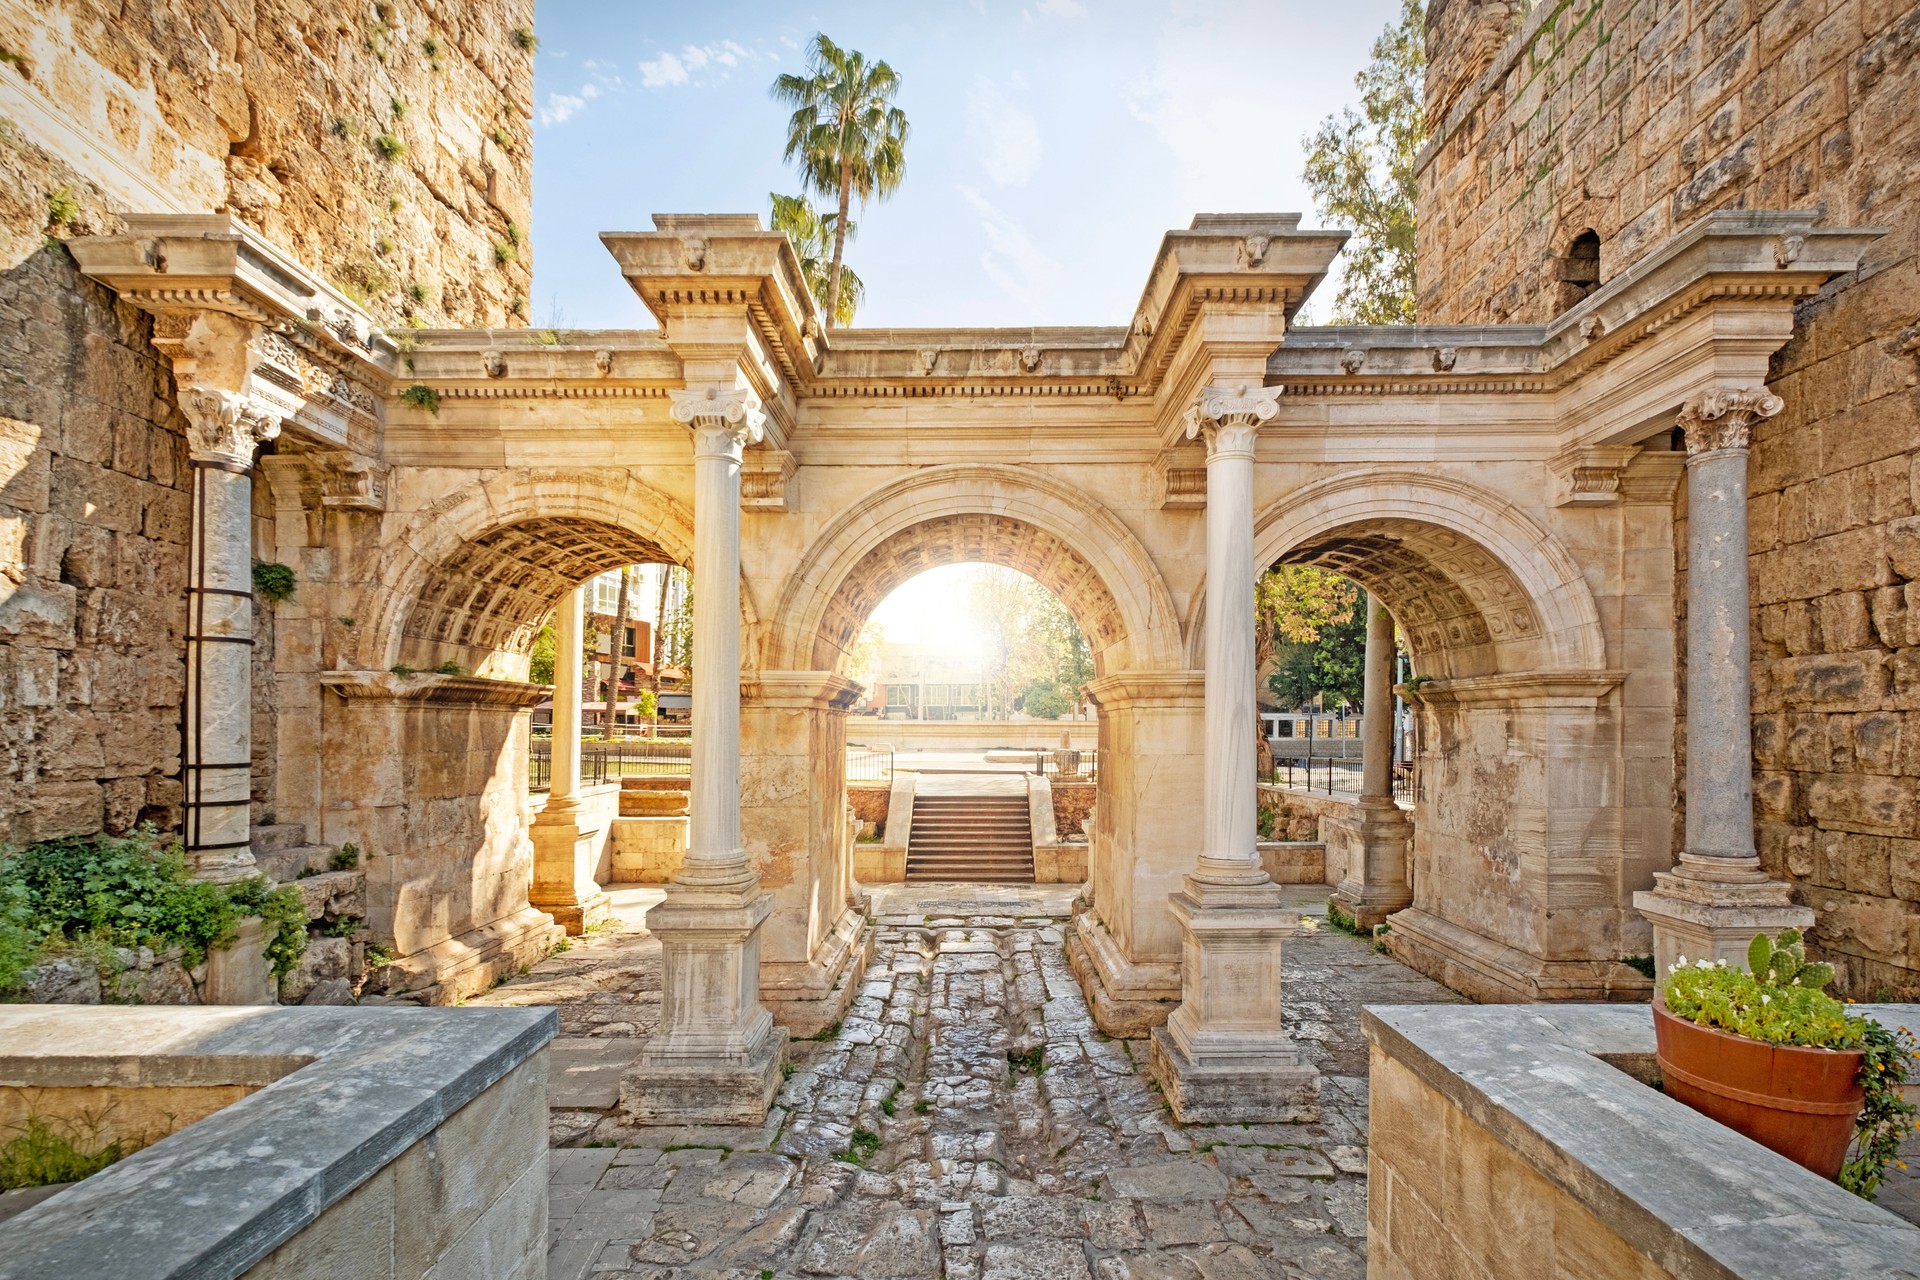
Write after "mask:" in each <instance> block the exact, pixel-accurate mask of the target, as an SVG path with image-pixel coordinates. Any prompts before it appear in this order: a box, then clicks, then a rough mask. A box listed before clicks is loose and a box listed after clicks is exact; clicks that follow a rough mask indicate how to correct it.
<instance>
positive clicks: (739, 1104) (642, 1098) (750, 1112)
mask: <svg viewBox="0 0 1920 1280" xmlns="http://www.w3.org/2000/svg"><path fill="white" fill-rule="evenodd" d="M787 1040H788V1035H787V1029H786V1028H785V1027H780V1026H774V1025H773V1024H772V1021H771V1019H769V1022H768V1027H767V1034H766V1035H765V1036H764V1037H763V1038H762V1040H761V1042H760V1044H759V1045H758V1046H757V1047H756V1048H755V1049H754V1050H753V1051H752V1052H750V1053H749V1054H747V1055H746V1056H745V1057H744V1058H742V1059H740V1060H739V1061H729V1062H705V1061H698V1060H694V1059H676V1058H657V1057H650V1056H649V1055H647V1054H646V1053H644V1052H643V1053H642V1055H641V1058H640V1060H639V1061H638V1062H636V1063H635V1064H634V1065H633V1066H631V1067H628V1068H627V1073H626V1074H625V1075H624V1076H622V1077H621V1079H620V1116H621V1118H622V1119H624V1120H625V1121H627V1123H629V1124H637V1125H638V1124H645V1125H662V1124H664V1125H693V1124H703V1125H704V1124H743V1125H755V1124H761V1123H764V1122H765V1120H766V1118H767V1110H768V1108H770V1107H771V1106H772V1105H773V1095H774V1094H776V1093H778V1092H779V1091H780V1085H781V1082H782V1081H783V1080H784V1079H785V1078H786V1075H785V1072H783V1071H782V1070H781V1066H782V1064H783V1063H785V1061H786V1058H787ZM648 1048H649V1049H650V1048H652V1044H651V1042H650V1043H649V1044H648Z"/></svg>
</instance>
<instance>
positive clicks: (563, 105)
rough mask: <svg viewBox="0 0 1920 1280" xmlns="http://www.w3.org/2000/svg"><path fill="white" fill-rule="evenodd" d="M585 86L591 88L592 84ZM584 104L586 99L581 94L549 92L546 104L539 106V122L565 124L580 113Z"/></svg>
mask: <svg viewBox="0 0 1920 1280" xmlns="http://www.w3.org/2000/svg"><path fill="white" fill-rule="evenodd" d="M587 88H589V89H591V88H593V86H592V85H588V86H587ZM586 105H587V99H586V97H585V96H584V95H583V94H582V95H576V94H571V93H550V94H548V95H547V105H546V106H544V107H541V108H540V123H541V124H543V125H554V124H565V123H566V122H567V121H569V120H571V119H573V117H574V116H576V115H578V114H580V111H581V109H582V108H583V107H585V106H586Z"/></svg>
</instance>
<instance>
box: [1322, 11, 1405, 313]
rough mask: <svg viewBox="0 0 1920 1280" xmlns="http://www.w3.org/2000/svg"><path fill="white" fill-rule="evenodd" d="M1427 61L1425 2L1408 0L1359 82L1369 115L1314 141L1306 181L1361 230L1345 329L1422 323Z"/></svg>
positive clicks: (1346, 279) (1339, 305) (1339, 123)
mask: <svg viewBox="0 0 1920 1280" xmlns="http://www.w3.org/2000/svg"><path fill="white" fill-rule="evenodd" d="M1426 65H1427V44H1426V6H1425V3H1424V0H1401V3H1400V16H1399V18H1398V19H1397V20H1396V21H1394V22H1393V23H1392V24H1391V25H1389V26H1388V27H1387V28H1386V29H1385V30H1383V31H1382V32H1381V33H1380V36H1379V38H1378V39H1377V40H1375V41H1374V42H1373V58H1372V61H1371V62H1369V63H1368V64H1367V66H1366V69H1365V70H1363V71H1361V72H1360V74H1359V75H1357V76H1355V77H1354V83H1355V84H1356V85H1357V86H1359V89H1360V110H1359V111H1358V112H1356V111H1354V109H1353V108H1351V107H1347V108H1344V109H1343V110H1342V111H1341V112H1340V113H1339V114H1338V115H1332V116H1328V117H1327V118H1326V119H1325V120H1323V121H1321V123H1320V128H1319V129H1318V130H1316V131H1315V132H1314V133H1313V134H1312V135H1311V136H1310V137H1308V138H1307V140H1306V142H1307V168H1306V172H1305V174H1304V175H1303V176H1304V177H1305V178H1306V181H1307V185H1308V186H1309V187H1310V188H1312V190H1313V198H1314V204H1315V206H1316V207H1317V208H1318V210H1319V212H1320V216H1321V217H1323V218H1326V219H1328V220H1329V221H1332V222H1336V223H1343V224H1346V225H1349V226H1351V227H1353V229H1354V237H1353V240H1352V241H1351V242H1350V243H1349V244H1348V246H1347V250H1346V253H1345V255H1344V256H1343V259H1342V261H1343V262H1344V264H1345V271H1346V274H1345V275H1344V276H1343V277H1342V279H1341V282H1340V293H1339V295H1338V296H1337V297H1336V298H1335V299H1334V313H1333V320H1334V323H1335V324H1412V323H1413V319H1414V301H1415V296H1416V283H1417V282H1416V278H1415V275H1414V181H1413V160H1414V156H1415V155H1416V154H1417V153H1418V152H1419V150H1420V145H1421V144H1422V143H1423V142H1425V141H1426V136H1427V130H1426V115H1425V112H1424V111H1423V110H1422V108H1421V102H1420V95H1421V87H1422V81H1423V77H1424V74H1425V71H1426Z"/></svg>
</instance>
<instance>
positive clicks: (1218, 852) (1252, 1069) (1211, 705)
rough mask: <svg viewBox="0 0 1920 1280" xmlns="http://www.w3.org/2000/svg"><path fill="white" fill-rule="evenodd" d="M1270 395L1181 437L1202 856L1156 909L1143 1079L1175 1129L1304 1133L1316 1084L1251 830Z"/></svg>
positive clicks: (1199, 407)
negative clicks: (1287, 1011)
mask: <svg viewBox="0 0 1920 1280" xmlns="http://www.w3.org/2000/svg"><path fill="white" fill-rule="evenodd" d="M1279 395H1280V389H1279V388H1278V387H1260V386H1240V387H1218V386H1214V387H1208V388H1206V389H1205V390H1204V391H1202V392H1201V395H1200V400H1199V403H1198V404H1196V405H1195V406H1194V408H1193V409H1192V410H1191V411H1190V412H1189V414H1188V419H1187V435H1188V436H1189V437H1193V436H1199V435H1204V436H1205V437H1206V442H1207V588H1206V594H1207V599H1206V646H1205V664H1206V695H1205V745H1206V782H1205V789H1204V793H1203V797H1202V799H1203V806H1202V812H1201V824H1200V837H1201V842H1202V843H1201V847H1200V856H1199V859H1198V862H1197V864H1196V866H1195V868H1194V870H1193V873H1192V874H1190V875H1189V876H1187V878H1186V881H1185V884H1184V886H1183V888H1182V889H1181V890H1180V892H1178V893H1175V894H1173V895H1171V897H1170V898H1169V906H1170V908H1171V910H1172V913H1173V916H1174V918H1175V919H1176V920H1177V921H1178V922H1179V925H1180V929H1181V932H1182V934H1183V935H1184V941H1183V946H1182V949H1181V964H1180V994H1181V1000H1180V1007H1179V1008H1178V1009H1176V1010H1175V1011H1174V1012H1173V1014H1172V1015H1171V1016H1170V1017H1169V1018H1168V1019H1167V1024H1166V1026H1164V1027H1159V1028H1156V1029H1155V1030H1154V1032H1153V1049H1152V1069H1153V1075H1154V1078H1155V1079H1156V1080H1158V1081H1159V1082H1160V1086H1161V1088H1162V1089H1163V1090H1164V1091H1165V1093H1166V1097H1167V1101H1168V1103H1169V1104H1170V1105H1171V1106H1172V1107H1173V1113H1174V1115H1175V1117H1176V1118H1178V1119H1179V1120H1180V1121H1181V1122H1182V1123H1201V1124H1224V1123H1231V1122H1235V1121H1246V1122H1262V1121H1290V1120H1313V1119H1317V1118H1318V1117H1319V1114H1320V1073H1319V1072H1318V1071H1316V1070H1315V1069H1314V1068H1313V1067H1312V1066H1311V1065H1310V1064H1308V1063H1305V1062H1303V1061H1301V1059H1300V1056H1299V1054H1298V1053H1297V1052H1296V1051H1295V1049H1294V1046H1293V1042H1292V1041H1291V1040H1290V1039H1289V1038H1288V1037H1287V1033H1286V1031H1285V1030H1284V1029H1283V1028H1282V1026H1281V1021H1280V1010H1281V997H1280V962H1281V944H1282V942H1283V941H1284V939H1285V938H1286V936H1287V935H1288V934H1289V933H1291V932H1293V930H1294V929H1295V928H1296V927H1297V926H1298V924H1299V921H1300V917H1299V915H1298V913H1296V912H1293V911H1290V910H1288V909H1286V908H1285V907H1283V906H1282V905H1281V891H1280V888H1279V886H1278V885H1276V884H1274V883H1273V882H1272V880H1271V879H1270V878H1269V877H1268V876H1267V873H1266V871H1265V870H1264V869H1262V867H1261V865H1260V856H1259V851H1258V849H1256V848H1255V843H1254V842H1255V830H1254V800H1255V793H1254V786H1255V777H1254V756H1255V748H1254V714H1255V713H1254V703H1253V696H1254V695H1253V690H1254V660H1253V652H1254V644H1253V641H1254V637H1253V626H1254V608H1253V592H1254V577H1255V572H1254V563H1253V446H1254V440H1255V438H1256V437H1257V436H1258V434H1259V431H1260V425H1261V424H1262V423H1264V422H1266V421H1268V420H1270V419H1271V418H1272V417H1273V416H1274V414H1275V412H1277V405H1276V403H1275V402H1276V400H1277V399H1278V397H1279Z"/></svg>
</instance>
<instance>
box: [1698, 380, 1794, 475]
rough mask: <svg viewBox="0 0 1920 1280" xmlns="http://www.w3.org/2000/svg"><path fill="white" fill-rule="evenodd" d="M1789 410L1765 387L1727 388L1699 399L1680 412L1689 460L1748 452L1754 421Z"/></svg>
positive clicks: (1710, 392) (1711, 392) (1782, 401)
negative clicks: (1728, 451)
mask: <svg viewBox="0 0 1920 1280" xmlns="http://www.w3.org/2000/svg"><path fill="white" fill-rule="evenodd" d="M1786 407H1787V402H1786V401H1784V400H1782V399H1781V398H1780V397H1779V396H1776V395H1774V394H1773V393H1772V392H1771V391H1769V390H1767V389H1766V388H1765V387H1764V386H1752V387H1727V388H1723V389H1721V390H1717V391H1709V392H1707V393H1706V394H1704V395H1699V396H1695V397H1694V398H1693V399H1691V400H1689V401H1687V403H1686V404H1685V405H1683V406H1681V409H1680V430H1681V431H1683V432H1685V433H1686V438H1687V457H1688V458H1694V457H1697V456H1699V455H1700V454H1703V453H1714V452H1717V451H1719V450H1721V449H1745V448H1747V447H1748V446H1749V445H1750V444H1751V443H1752V440H1753V424H1754V421H1755V420H1756V419H1759V418H1771V417H1772V416H1773V415H1774V414H1776V413H1779V412H1780V411H1781V410H1782V409H1784V408H1786Z"/></svg>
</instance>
